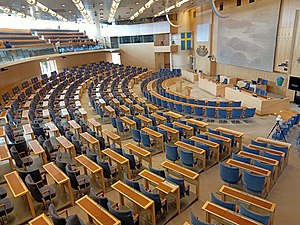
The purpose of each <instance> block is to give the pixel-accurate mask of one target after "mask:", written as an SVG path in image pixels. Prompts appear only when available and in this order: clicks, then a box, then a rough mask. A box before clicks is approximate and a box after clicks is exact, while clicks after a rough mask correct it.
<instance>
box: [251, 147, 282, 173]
mask: <svg viewBox="0 0 300 225" xmlns="http://www.w3.org/2000/svg"><path fill="white" fill-rule="evenodd" d="M248 147H249V148H252V149H255V150H259V151H261V152H268V153H271V154H274V155H278V156H281V157H282V158H281V160H280V162H279V163H280V164H281V165H283V164H284V162H285V161H286V160H287V159H286V157H285V153H284V152H281V151H278V150H273V149H270V148H265V147H261V146H258V145H251V144H250V145H248ZM285 164H286V163H285ZM283 168H284V167H283V166H281V168H280V169H281V170H283Z"/></svg>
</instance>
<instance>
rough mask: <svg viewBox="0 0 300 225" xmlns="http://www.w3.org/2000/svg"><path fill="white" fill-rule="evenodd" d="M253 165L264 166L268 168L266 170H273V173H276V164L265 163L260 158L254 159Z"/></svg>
mask: <svg viewBox="0 0 300 225" xmlns="http://www.w3.org/2000/svg"><path fill="white" fill-rule="evenodd" d="M253 165H254V166H257V167H260V168H263V169H266V170H269V171H271V173H272V174H273V173H274V165H271V164H267V163H263V162H260V161H258V160H253Z"/></svg>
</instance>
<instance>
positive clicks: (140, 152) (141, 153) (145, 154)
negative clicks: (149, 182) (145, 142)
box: [125, 143, 152, 166]
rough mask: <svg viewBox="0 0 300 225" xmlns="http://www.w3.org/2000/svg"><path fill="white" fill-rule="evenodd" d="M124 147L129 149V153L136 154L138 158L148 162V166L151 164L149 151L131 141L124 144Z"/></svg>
mask: <svg viewBox="0 0 300 225" xmlns="http://www.w3.org/2000/svg"><path fill="white" fill-rule="evenodd" d="M125 147H126V148H128V149H129V152H130V154H134V155H136V156H138V158H139V159H143V160H145V161H147V162H148V163H149V164H150V166H152V157H151V152H149V151H147V150H145V149H143V148H141V147H138V146H136V145H134V144H132V143H127V144H126V145H125Z"/></svg>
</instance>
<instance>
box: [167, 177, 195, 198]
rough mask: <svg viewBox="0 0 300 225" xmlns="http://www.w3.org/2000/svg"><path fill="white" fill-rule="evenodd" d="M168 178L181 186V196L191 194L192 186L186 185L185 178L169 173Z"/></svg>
mask: <svg viewBox="0 0 300 225" xmlns="http://www.w3.org/2000/svg"><path fill="white" fill-rule="evenodd" d="M167 180H168V181H170V182H172V183H174V184H177V185H178V186H179V189H180V198H183V197H184V196H185V195H190V186H189V185H185V183H184V179H183V178H175V177H173V176H170V175H169V174H167Z"/></svg>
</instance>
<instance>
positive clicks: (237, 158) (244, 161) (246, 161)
mask: <svg viewBox="0 0 300 225" xmlns="http://www.w3.org/2000/svg"><path fill="white" fill-rule="evenodd" d="M231 158H232V159H234V160H237V161H240V162H243V163H247V164H250V162H251V159H250V158H247V157H244V156H239V155H236V154H234V153H232V154H231Z"/></svg>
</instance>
